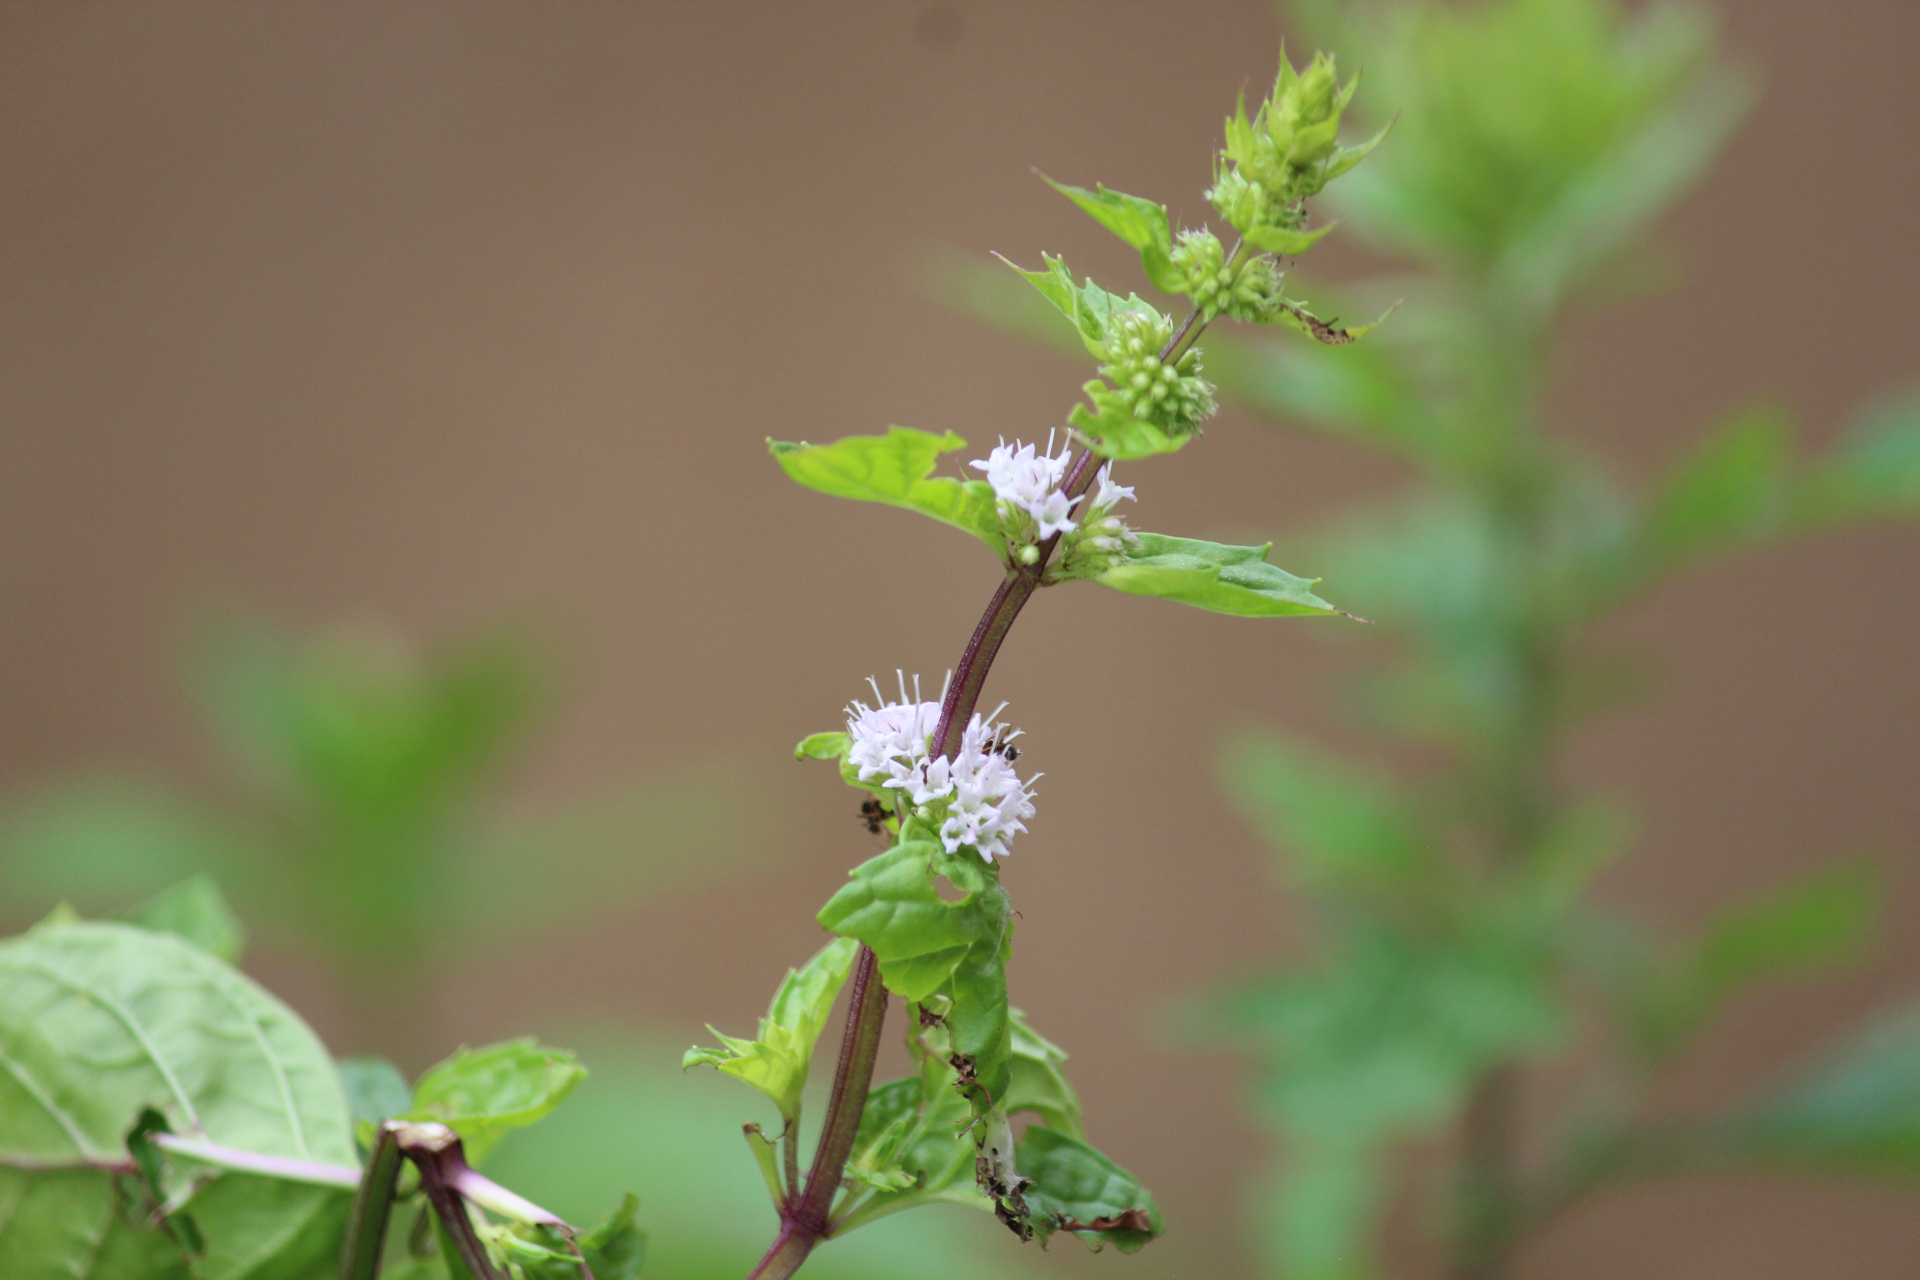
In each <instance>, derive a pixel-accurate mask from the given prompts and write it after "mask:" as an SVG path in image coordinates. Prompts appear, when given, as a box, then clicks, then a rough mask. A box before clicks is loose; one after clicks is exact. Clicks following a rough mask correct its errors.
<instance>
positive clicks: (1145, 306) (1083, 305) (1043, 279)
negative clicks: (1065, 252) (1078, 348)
mask: <svg viewBox="0 0 1920 1280" xmlns="http://www.w3.org/2000/svg"><path fill="white" fill-rule="evenodd" d="M1040 257H1041V261H1043V262H1045V263H1046V264H1047V265H1046V270H1044V271H1028V270H1026V269H1025V268H1024V267H1018V266H1014V264H1013V263H1011V262H1008V263H1007V265H1008V266H1009V267H1013V269H1014V271H1016V272H1017V273H1019V275H1020V277H1021V278H1022V279H1024V280H1025V281H1026V282H1027V283H1028V284H1030V285H1032V286H1033V287H1034V288H1035V289H1037V290H1039V292H1040V296H1041V297H1043V298H1045V299H1046V300H1047V301H1048V302H1051V303H1052V304H1053V305H1054V306H1055V307H1056V308H1057V309H1058V310H1059V312H1060V314H1061V315H1063V316H1065V317H1066V318H1067V319H1068V320H1069V321H1070V322H1072V324H1073V327H1074V332H1076V333H1078V334H1079V335H1080V343H1081V345H1082V346H1084V347H1086V349H1087V352H1088V354H1090V355H1092V356H1094V357H1095V358H1097V359H1101V360H1104V359H1106V358H1107V334H1108V333H1109V332H1111V331H1112V329H1113V326H1114V323H1115V317H1116V314H1117V313H1123V312H1141V313H1144V314H1147V315H1159V312H1158V311H1157V310H1155V308H1154V307H1153V306H1152V305H1151V304H1149V303H1147V302H1144V301H1142V300H1141V299H1140V297H1139V296H1138V295H1136V294H1128V295H1127V296H1126V297H1125V298H1122V297H1120V296H1119V295H1118V294H1113V293H1108V292H1107V291H1106V290H1105V289H1102V288H1101V287H1100V286H1099V285H1097V284H1095V283H1094V282H1093V281H1091V280H1088V281H1087V282H1086V283H1085V284H1083V285H1078V286H1076V285H1075V284H1074V283H1073V273H1072V272H1071V271H1068V270H1067V264H1066V263H1065V262H1064V261H1062V260H1061V259H1059V258H1055V257H1051V256H1049V255H1047V254H1042V255H1040ZM1002 261H1005V259H1002Z"/></svg>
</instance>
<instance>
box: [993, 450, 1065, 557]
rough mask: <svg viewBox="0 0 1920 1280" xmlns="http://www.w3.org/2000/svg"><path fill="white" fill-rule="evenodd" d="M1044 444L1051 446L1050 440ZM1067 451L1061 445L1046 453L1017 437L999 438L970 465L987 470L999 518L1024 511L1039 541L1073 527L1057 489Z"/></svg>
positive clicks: (1063, 476)
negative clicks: (1055, 451)
mask: <svg viewBox="0 0 1920 1280" xmlns="http://www.w3.org/2000/svg"><path fill="white" fill-rule="evenodd" d="M1048 447H1049V448H1051V447H1052V442H1051V441H1049V442H1048ZM1071 454H1072V450H1071V449H1070V448H1062V449H1061V450H1060V452H1059V454H1058V455H1049V454H1045V453H1041V452H1040V451H1039V450H1038V448H1037V447H1036V446H1034V445H1030V444H1021V443H1020V442H1019V441H1018V440H1015V441H1014V442H1013V443H1012V444H1007V443H1006V442H1005V441H1002V442H1001V443H1000V447H999V448H997V449H995V450H994V451H993V452H992V453H990V454H988V455H987V456H986V457H985V458H980V459H976V460H975V461H974V462H973V463H972V465H973V467H974V468H975V469H976V470H980V471H984V472H986V473H987V483H988V484H990V485H992V486H993V494H994V496H995V497H996V498H998V499H999V500H1000V506H1001V517H1002V520H1003V521H1006V520H1007V518H1008V517H1011V516H1013V515H1014V513H1016V512H1023V513H1025V514H1026V516H1027V517H1029V518H1030V519H1032V521H1033V523H1034V525H1035V527H1036V529H1037V532H1036V533H1034V535H1033V541H1036V542H1043V541H1045V540H1046V539H1048V538H1051V537H1052V536H1053V535H1054V534H1056V533H1067V532H1070V531H1071V530H1072V529H1073V527H1074V523H1073V516H1072V515H1071V512H1072V510H1073V504H1072V503H1071V502H1069V501H1068V500H1067V495H1066V493H1065V492H1064V491H1063V490H1062V489H1061V488H1060V482H1061V481H1062V480H1064V479H1065V478H1066V475H1067V462H1068V460H1069V458H1070V457H1071Z"/></svg>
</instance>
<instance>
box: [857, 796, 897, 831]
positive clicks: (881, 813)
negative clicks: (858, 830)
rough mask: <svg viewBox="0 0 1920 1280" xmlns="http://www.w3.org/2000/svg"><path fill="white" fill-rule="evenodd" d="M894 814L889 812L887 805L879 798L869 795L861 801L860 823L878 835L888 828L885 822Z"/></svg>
mask: <svg viewBox="0 0 1920 1280" xmlns="http://www.w3.org/2000/svg"><path fill="white" fill-rule="evenodd" d="M892 816H893V815H892V814H891V813H889V812H887V806H885V805H883V804H881V803H880V802H879V801H878V800H875V799H872V798H871V797H869V798H868V799H865V800H862V801H861V802H860V825H861V826H863V827H865V828H866V829H867V830H868V831H870V832H872V833H873V834H874V835H876V836H877V835H879V834H880V833H881V832H882V831H885V830H886V826H885V823H886V821H887V819H888V818H891V817H892Z"/></svg>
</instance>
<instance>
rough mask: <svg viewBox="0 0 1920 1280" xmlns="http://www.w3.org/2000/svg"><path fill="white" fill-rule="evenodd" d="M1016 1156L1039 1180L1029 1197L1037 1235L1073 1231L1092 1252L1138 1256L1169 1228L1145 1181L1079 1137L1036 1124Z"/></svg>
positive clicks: (1022, 1169)
mask: <svg viewBox="0 0 1920 1280" xmlns="http://www.w3.org/2000/svg"><path fill="white" fill-rule="evenodd" d="M1015 1152H1016V1155H1015V1163H1016V1165H1017V1167H1018V1168H1019V1170H1020V1173H1021V1175H1022V1176H1023V1177H1028V1178H1032V1179H1033V1185H1032V1186H1031V1187H1028V1188H1027V1189H1026V1193H1025V1194H1026V1200H1027V1205H1028V1207H1029V1208H1030V1209H1032V1211H1033V1219H1032V1222H1033V1228H1034V1233H1035V1234H1036V1235H1039V1236H1041V1237H1042V1238H1044V1237H1046V1236H1048V1235H1051V1234H1052V1233H1053V1232H1055V1231H1070V1232H1072V1233H1073V1234H1074V1235H1076V1236H1079V1237H1080V1238H1081V1240H1083V1241H1084V1242H1086V1244H1087V1245H1088V1246H1089V1247H1091V1248H1094V1249H1098V1248H1100V1247H1101V1246H1102V1245H1108V1244H1110V1245H1112V1246H1113V1247H1114V1248H1116V1249H1118V1250H1119V1251H1120V1252H1122V1253H1135V1252H1137V1251H1138V1250H1139V1249H1140V1248H1141V1247H1142V1246H1144V1245H1145V1244H1146V1243H1147V1242H1148V1241H1150V1240H1152V1239H1153V1238H1154V1237H1155V1236H1157V1235H1159V1234H1160V1233H1161V1232H1163V1231H1165V1230H1166V1223H1165V1222H1164V1221H1163V1220H1162V1219H1161V1217H1160V1209H1159V1206H1158V1205H1156V1204H1154V1202H1153V1197H1152V1196H1151V1195H1149V1194H1148V1193H1147V1189H1146V1188H1145V1187H1143V1186H1141V1185H1140V1182H1139V1180H1138V1179H1136V1178H1135V1177H1134V1176H1133V1175H1132V1174H1130V1173H1128V1172H1127V1171H1126V1170H1125V1169H1122V1168H1121V1167H1120V1166H1119V1165H1117V1164H1115V1163H1114V1162H1113V1161H1111V1160H1109V1159H1108V1158H1107V1157H1106V1156H1104V1155H1102V1154H1101V1153H1100V1152H1098V1151H1096V1150H1094V1149H1093V1148H1092V1147H1090V1146H1088V1145H1087V1144H1086V1143H1084V1142H1082V1141H1080V1140H1079V1139H1078V1138H1075V1137H1073V1136H1072V1135H1070V1134H1067V1133H1063V1132H1061V1131H1060V1130H1058V1129H1049V1128H1046V1127H1044V1126H1042V1125H1033V1126H1031V1127H1030V1128H1028V1130H1027V1132H1026V1134H1025V1136H1023V1137H1022V1138H1021V1139H1020V1142H1019V1144H1018V1146H1017V1147H1016V1148H1015Z"/></svg>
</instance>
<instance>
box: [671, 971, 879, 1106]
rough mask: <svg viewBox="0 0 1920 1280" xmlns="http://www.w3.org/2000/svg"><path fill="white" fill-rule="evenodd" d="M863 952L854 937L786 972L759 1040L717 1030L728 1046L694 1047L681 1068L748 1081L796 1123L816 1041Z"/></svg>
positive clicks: (764, 1019) (764, 1021)
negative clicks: (697, 1067) (698, 1067)
mask: <svg viewBox="0 0 1920 1280" xmlns="http://www.w3.org/2000/svg"><path fill="white" fill-rule="evenodd" d="M858 951H859V946H858V944H857V943H855V942H854V941H853V939H851V938H835V939H834V940H833V941H832V942H829V943H828V944H827V945H826V946H824V947H822V948H821V949H820V950H819V951H818V952H817V953H815V955H814V957H813V958H812V959H811V960H809V961H807V963H806V964H804V965H802V966H801V967H800V968H798V969H789V970H787V977H786V981H784V982H782V983H781V984H780V990H779V991H777V992H776V993H774V997H773V1003H772V1005H771V1006H770V1007H769V1008H768V1010H767V1016H766V1017H764V1018H762V1019H760V1034H759V1037H758V1038H757V1039H754V1040H735V1039H733V1038H731V1037H729V1036H723V1035H720V1033H719V1032H718V1031H714V1032H713V1034H714V1035H716V1036H718V1037H719V1039H720V1043H721V1044H722V1045H723V1046H725V1047H724V1048H721V1049H701V1048H693V1049H689V1050H687V1052H686V1055H685V1057H684V1058H682V1059H681V1064H680V1065H681V1066H682V1067H683V1068H685V1067H691V1066H694V1065H697V1064H705V1065H708V1066H714V1067H718V1068H719V1069H720V1070H721V1071H723V1072H725V1073H726V1074H728V1075H730V1076H733V1077H734V1078H735V1079H738V1080H743V1081H745V1082H746V1083H748V1084H750V1085H752V1086H753V1087H754V1088H756V1089H758V1090H760V1092H762V1093H764V1094H766V1095H767V1097H769V1098H771V1099H772V1100H773V1104H774V1105H775V1106H776V1107H779V1108H780V1114H781V1115H782V1116H785V1117H786V1119H787V1121H788V1122H789V1123H791V1122H792V1121H793V1119H794V1117H795V1116H797V1115H798V1114H799V1112H800V1091H801V1090H802V1089H804V1088H805V1087H806V1084H807V1067H808V1064H809V1063H810V1062H811V1061H812V1058H813V1046H814V1043H815V1042H816V1041H817V1040H819V1038H820V1029H821V1027H823V1026H825V1025H826V1020H827V1013H828V1011H829V1010H830V1009H832V1007H833V1001H834V998H835V997H836V996H838V995H839V994H840V988H841V987H843V986H845V985H846V983H847V975H848V974H849V973H850V972H852V969H853V960H854V956H855V955H856V953H857V952H858ZM707 1029H708V1030H709V1031H713V1028H711V1027H709V1028H707Z"/></svg>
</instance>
